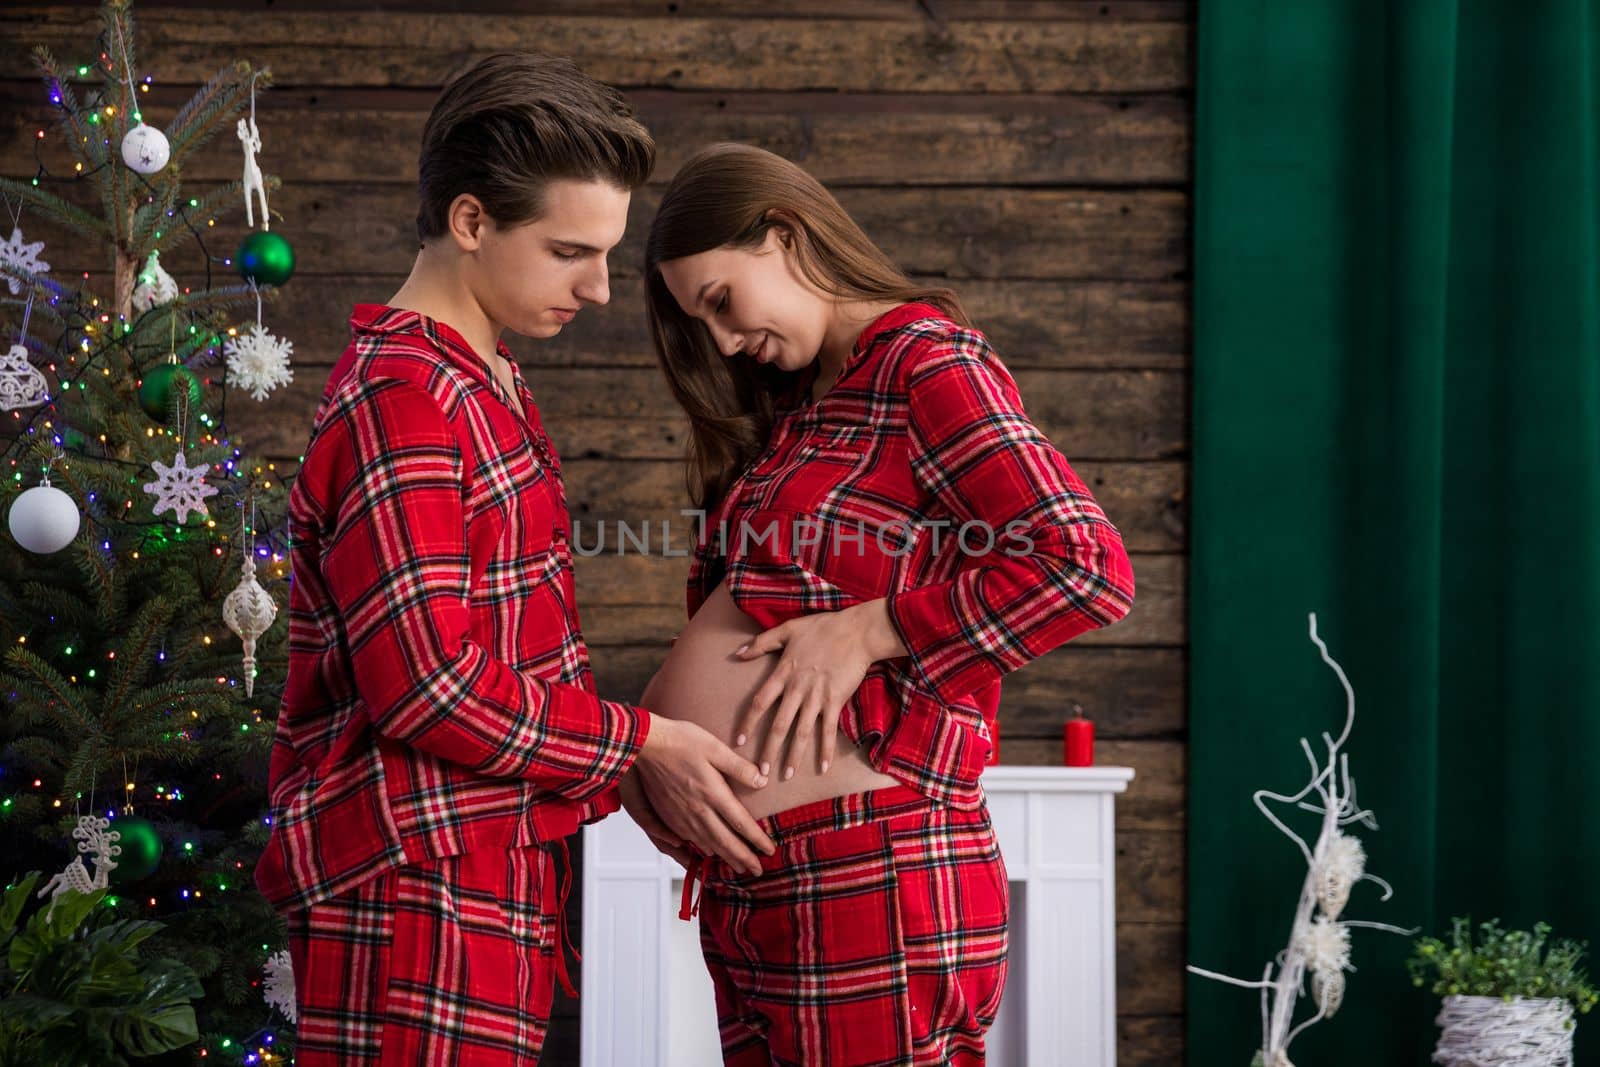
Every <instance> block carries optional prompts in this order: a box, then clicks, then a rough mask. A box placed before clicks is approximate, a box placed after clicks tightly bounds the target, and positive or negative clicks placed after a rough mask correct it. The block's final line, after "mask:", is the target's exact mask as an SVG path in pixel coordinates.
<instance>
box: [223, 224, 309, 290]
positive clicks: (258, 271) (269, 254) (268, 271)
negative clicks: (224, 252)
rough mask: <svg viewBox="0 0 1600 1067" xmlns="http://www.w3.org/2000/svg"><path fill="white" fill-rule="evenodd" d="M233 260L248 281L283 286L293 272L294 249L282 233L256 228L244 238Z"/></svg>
mask: <svg viewBox="0 0 1600 1067" xmlns="http://www.w3.org/2000/svg"><path fill="white" fill-rule="evenodd" d="M233 262H234V263H235V265H237V266H238V268H239V273H240V274H241V275H242V276H243V277H244V280H245V281H248V282H255V283H256V284H257V285H282V284H283V283H284V282H286V281H288V280H289V276H290V275H291V274H293V273H294V249H293V248H291V247H290V246H289V242H288V241H285V240H284V239H283V237H282V236H281V235H279V234H275V233H270V232H268V231H266V230H257V231H256V232H254V233H252V234H251V235H250V236H249V237H246V238H245V239H244V243H243V244H241V245H240V246H239V253H238V255H236V256H234V258H233Z"/></svg>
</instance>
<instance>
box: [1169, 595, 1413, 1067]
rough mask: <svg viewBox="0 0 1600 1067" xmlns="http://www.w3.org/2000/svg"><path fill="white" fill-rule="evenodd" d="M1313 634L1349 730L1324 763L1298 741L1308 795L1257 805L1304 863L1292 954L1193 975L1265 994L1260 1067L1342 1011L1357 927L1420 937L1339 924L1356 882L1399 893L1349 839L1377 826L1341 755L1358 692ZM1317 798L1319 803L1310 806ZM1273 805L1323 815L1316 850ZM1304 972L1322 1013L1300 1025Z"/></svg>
mask: <svg viewBox="0 0 1600 1067" xmlns="http://www.w3.org/2000/svg"><path fill="white" fill-rule="evenodd" d="M1310 632H1311V641H1312V643H1313V644H1315V645H1316V646H1317V649H1318V650H1319V651H1320V652H1321V654H1322V660H1323V662H1324V663H1326V664H1327V665H1328V666H1329V667H1331V668H1332V669H1333V673H1334V674H1335V675H1337V676H1338V678H1339V684H1340V685H1341V686H1343V687H1344V693H1345V720H1344V730H1343V731H1342V732H1341V733H1340V734H1339V736H1338V737H1337V738H1335V737H1332V736H1330V735H1329V734H1327V733H1324V734H1323V735H1322V742H1323V745H1324V746H1325V747H1326V749H1327V755H1326V757H1325V759H1324V761H1323V762H1321V763H1319V762H1318V761H1317V757H1316V754H1315V753H1314V752H1313V751H1312V749H1311V743H1310V742H1309V741H1307V740H1306V739H1305V738H1303V737H1302V738H1301V739H1300V748H1301V750H1302V751H1303V752H1304V753H1305V756H1306V761H1307V762H1308V763H1309V764H1310V765H1311V781H1310V782H1308V783H1307V784H1306V786H1305V788H1303V789H1301V790H1300V791H1299V792H1298V793H1293V794H1286V793H1274V792H1272V791H1271V790H1268V789H1261V790H1258V791H1257V792H1256V793H1255V795H1254V798H1253V799H1254V801H1255V805H1256V807H1257V808H1258V809H1260V811H1261V814H1262V815H1265V816H1266V818H1267V821H1268V822H1270V823H1272V825H1273V826H1276V827H1277V828H1278V829H1279V830H1281V831H1282V832H1283V834H1284V835H1285V836H1286V837H1288V838H1289V840H1291V841H1293V842H1294V843H1295V845H1296V846H1298V847H1299V849H1300V854H1301V855H1302V856H1304V857H1305V861H1306V877H1305V881H1304V882H1303V883H1301V886H1300V902H1299V905H1298V906H1297V907H1296V908H1295V914H1294V925H1293V926H1292V927H1291V928H1290V931H1289V944H1288V947H1287V948H1285V949H1284V950H1283V951H1282V952H1281V953H1279V954H1278V956H1277V957H1276V958H1275V959H1274V960H1272V961H1269V962H1268V963H1267V965H1266V968H1265V969H1264V970H1263V971H1262V974H1261V978H1260V979H1259V980H1258V981H1248V980H1246V979H1242V978H1234V977H1231V976H1229V975H1225V974H1218V973H1217V972H1215V971H1207V970H1203V969H1201V968H1199V967H1193V966H1191V967H1190V968H1189V971H1190V972H1191V973H1193V974H1198V975H1200V976H1201V977H1204V978H1214V979H1216V980H1217V981H1219V982H1227V983H1228V984H1230V985H1236V986H1242V987H1243V988H1245V989H1259V990H1260V991H1261V1049H1260V1059H1259V1062H1261V1063H1263V1064H1264V1065H1265V1067H1293V1064H1291V1063H1290V1062H1289V1043H1290V1042H1291V1041H1293V1040H1294V1039H1295V1037H1296V1036H1297V1035H1298V1034H1299V1033H1300V1031H1302V1030H1304V1029H1305V1028H1306V1027H1308V1026H1310V1025H1311V1024H1312V1023H1315V1022H1318V1021H1320V1020H1322V1019H1326V1018H1328V1017H1329V1016H1331V1015H1333V1013H1334V1012H1336V1011H1338V1010H1339V1005H1340V1003H1341V1002H1342V1001H1343V999H1344V987H1345V978H1344V976H1345V972H1346V971H1354V970H1355V968H1354V967H1353V966H1351V964H1350V930H1351V929H1352V928H1355V927H1360V928H1362V929H1368V930H1387V931H1389V932H1390V933H1395V934H1415V933H1416V932H1417V931H1416V930H1403V929H1401V928H1400V927H1398V926H1390V925H1389V924H1388V923H1379V922H1365V921H1362V920H1357V919H1340V918H1339V915H1340V913H1341V912H1342V911H1343V910H1344V906H1345V903H1346V902H1347V901H1348V900H1349V899H1350V891H1351V889H1353V888H1354V887H1355V885H1356V884H1357V883H1358V882H1362V881H1369V882H1373V883H1375V884H1376V885H1378V886H1381V887H1382V889H1383V896H1382V897H1381V898H1380V899H1382V900H1388V899H1389V898H1390V897H1391V896H1392V895H1394V890H1393V889H1392V888H1390V886H1389V883H1388V882H1385V881H1384V880H1383V879H1382V878H1379V877H1378V876H1377V875H1375V874H1369V873H1367V871H1366V853H1365V851H1364V850H1363V849H1362V847H1361V842H1360V841H1359V840H1357V839H1356V838H1355V837H1353V836H1351V835H1350V834H1346V833H1345V832H1344V828H1345V827H1347V826H1353V825H1356V824H1358V823H1359V824H1360V825H1362V826H1365V827H1366V828H1367V829H1369V830H1376V829H1377V828H1378V823H1377V820H1375V819H1374V818H1373V816H1372V812H1370V811H1367V810H1365V809H1364V808H1362V807H1361V806H1360V805H1359V804H1358V803H1356V784H1355V780H1354V779H1352V778H1351V777H1350V757H1349V756H1348V755H1347V754H1346V753H1344V752H1343V751H1342V750H1343V748H1344V744H1345V742H1346V741H1348V740H1349V738H1350V728H1351V727H1352V726H1354V725H1355V721H1356V694H1355V690H1354V689H1352V688H1351V686H1350V679H1349V678H1347V677H1345V673H1344V669H1343V668H1341V667H1340V666H1339V664H1338V663H1336V662H1334V660H1333V657H1331V656H1329V655H1328V646H1327V645H1325V644H1323V643H1322V639H1321V638H1320V637H1318V636H1317V616H1316V613H1315V612H1313V613H1312V614H1311V616H1310ZM1313 794H1315V800H1311V799H1308V798H1311V797H1312V796H1313ZM1269 800H1271V801H1276V802H1278V803H1279V804H1285V805H1289V806H1291V807H1293V808H1295V809H1298V810H1301V811H1309V812H1312V813H1313V814H1316V815H1320V816H1321V817H1322V819H1321V832H1320V833H1319V834H1318V836H1317V841H1316V844H1315V845H1314V846H1313V845H1308V844H1306V841H1305V839H1304V838H1302V837H1301V836H1300V835H1299V834H1297V833H1295V832H1294V831H1293V830H1291V829H1290V828H1289V827H1288V825H1287V824H1285V823H1284V821H1283V820H1282V819H1280V818H1279V817H1278V815H1277V814H1276V813H1275V812H1274V811H1273V810H1272V809H1271V808H1269V807H1267V801H1269ZM1274 967H1276V972H1274ZM1307 971H1309V972H1310V975H1311V995H1312V999H1313V1000H1314V1001H1315V1002H1316V1005H1317V1011H1316V1014H1315V1015H1312V1016H1311V1017H1310V1018H1308V1019H1306V1020H1305V1021H1304V1022H1302V1023H1300V1025H1298V1026H1295V1025H1294V1010H1295V1003H1296V1001H1297V1000H1298V998H1299V996H1300V993H1301V992H1302V990H1303V989H1304V984H1305V978H1306V972H1307Z"/></svg>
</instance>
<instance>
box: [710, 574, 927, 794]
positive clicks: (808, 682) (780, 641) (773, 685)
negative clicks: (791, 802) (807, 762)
mask: <svg viewBox="0 0 1600 1067" xmlns="http://www.w3.org/2000/svg"><path fill="white" fill-rule="evenodd" d="M774 652H782V653H783V655H782V658H781V659H779V661H778V665H777V667H775V668H774V669H773V671H772V673H771V674H770V675H769V676H768V677H767V680H766V681H765V682H763V683H762V684H761V687H760V688H759V689H757V690H756V692H755V695H754V696H753V697H751V698H750V704H749V706H748V707H747V708H746V709H745V710H744V712H743V713H742V714H741V715H740V717H739V724H738V727H737V730H736V735H735V737H734V747H735V748H738V747H741V746H743V745H744V743H745V741H746V740H747V739H748V737H749V735H750V733H751V732H752V731H753V729H754V727H755V723H756V722H757V721H758V720H759V719H760V718H761V716H762V714H763V713H765V712H766V711H767V710H768V709H769V708H771V707H772V705H773V704H775V703H776V704H777V705H778V713H777V715H776V716H774V717H773V719H772V722H771V725H770V726H769V727H768V730H767V735H766V738H765V740H764V741H763V742H762V745H761V754H760V756H759V757H758V758H757V760H756V762H757V764H759V765H760V767H761V773H763V774H767V773H770V771H771V770H772V769H773V768H775V767H776V766H777V762H778V755H779V753H780V750H782V749H783V748H784V745H785V742H787V746H788V747H787V751H786V752H783V757H784V758H783V773H782V774H781V776H780V780H784V779H788V778H790V777H792V776H793V775H794V772H795V768H796V767H797V766H799V765H800V762H801V760H803V759H805V758H806V757H807V756H809V755H810V754H811V753H812V752H813V751H817V749H818V745H819V743H820V746H821V747H820V751H818V753H817V754H818V755H819V756H820V757H821V765H820V768H819V769H820V770H821V771H822V772H823V773H826V772H827V770H828V767H829V765H831V764H832V763H833V759H834V753H835V748H836V745H837V743H838V742H837V740H836V739H837V737H838V726H839V714H840V713H841V712H842V711H843V710H844V705H845V702H846V701H848V700H849V699H850V697H851V696H852V695H853V694H854V693H855V691H856V689H857V688H858V687H859V686H860V685H861V681H862V679H864V678H865V677H866V676H867V671H869V670H871V668H872V665H873V664H874V663H876V662H877V661H878V660H880V659H893V658H895V657H897V656H904V655H907V650H906V647H905V645H904V644H903V643H902V642H901V640H900V635H899V634H897V633H896V632H895V629H894V625H893V623H891V622H890V620H889V608H888V601H887V600H881V599H880V600H871V601H868V602H866V603H864V604H857V605H855V606H854V607H849V608H845V609H844V610H842V611H827V612H820V613H818V614H816V615H805V616H802V617H800V618H798V619H790V620H789V621H788V622H785V623H782V624H780V625H778V626H774V627H773V628H772V629H770V630H767V631H764V632H763V633H760V634H758V635H756V636H755V637H754V638H752V639H751V641H750V643H749V644H748V645H746V646H744V647H743V648H741V649H740V650H739V652H738V656H739V658H740V659H743V660H750V659H755V658H756V657H758V656H765V655H771V654H772V653H774Z"/></svg>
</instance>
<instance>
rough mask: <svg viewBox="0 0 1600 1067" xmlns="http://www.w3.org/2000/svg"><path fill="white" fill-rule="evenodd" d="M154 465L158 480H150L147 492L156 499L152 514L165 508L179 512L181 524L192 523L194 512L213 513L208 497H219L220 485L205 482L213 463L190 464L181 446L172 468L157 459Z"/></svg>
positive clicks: (157, 513) (156, 513) (147, 483)
mask: <svg viewBox="0 0 1600 1067" xmlns="http://www.w3.org/2000/svg"><path fill="white" fill-rule="evenodd" d="M150 466H152V467H154V468H155V472H156V480H155V481H153V482H146V483H145V484H144V491H145V492H147V493H151V494H153V495H154V496H155V498H156V506H155V508H154V509H152V512H151V513H152V514H155V515H159V514H161V513H162V512H163V511H172V512H174V513H176V514H177V516H178V522H179V523H185V522H188V521H189V512H191V511H198V512H199V513H200V514H201V515H208V514H210V513H209V512H207V511H206V499H205V498H206V497H208V496H216V495H217V493H218V489H217V487H216V486H214V485H207V484H206V483H205V476H206V471H208V470H210V469H211V464H209V463H202V464H200V465H199V466H198V467H191V466H189V460H188V459H187V458H186V457H185V456H184V454H183V450H182V449H181V448H180V449H179V450H178V454H177V456H175V457H174V458H173V460H172V466H170V467H169V466H167V465H166V464H164V463H162V462H161V461H160V460H155V461H154V462H152V463H151V464H150Z"/></svg>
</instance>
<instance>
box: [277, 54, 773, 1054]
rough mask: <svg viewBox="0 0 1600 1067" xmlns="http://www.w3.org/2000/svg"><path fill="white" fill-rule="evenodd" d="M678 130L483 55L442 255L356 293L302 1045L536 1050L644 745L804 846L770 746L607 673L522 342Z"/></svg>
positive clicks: (550, 316) (426, 161) (440, 149)
mask: <svg viewBox="0 0 1600 1067" xmlns="http://www.w3.org/2000/svg"><path fill="white" fill-rule="evenodd" d="M654 155H655V146H654V143H653V142H652V141H651V139H650V136H649V134H648V133H647V132H646V131H645V129H644V127H643V126H641V125H640V124H639V123H638V122H637V121H636V120H635V119H634V118H633V115H632V111H631V109H630V108H629V107H628V105H627V104H626V103H625V102H624V101H623V99H622V97H621V96H620V95H619V94H618V93H616V92H615V91H614V90H612V89H609V88H607V87H606V86H603V85H601V84H600V83H598V82H596V81H594V80H593V79H591V78H589V77H587V76H585V75H584V74H583V73H582V72H581V71H579V70H578V69H577V67H575V66H574V65H573V64H571V63H570V62H568V61H564V60H555V59H550V58H547V57H542V56H537V55H530V54H511V53H506V54H499V55H494V56H490V57H488V58H486V59H484V60H483V61H481V62H479V63H477V64H476V65H474V66H473V67H472V68H471V69H469V70H467V71H465V72H464V73H462V74H461V75H459V76H458V77H457V78H455V79H453V80H452V81H451V82H450V84H449V85H447V86H446V87H445V89H444V92H443V93H442V94H441V96H440V98H439V100H438V102H437V103H436V104H435V106H434V109H433V112H432V114H431V115H430V116H429V118H428V122H427V126H426V128H425V129H424V132H423V144H422V153H421V159H420V177H419V183H418V190H419V199H420V206H419V211H418V215H417V230H418V235H419V237H420V239H421V246H422V247H421V250H420V252H419V253H418V255H417V258H416V262H415V264H414V265H413V267H412V270H411V275H410V277H409V278H407V280H406V282H405V284H404V285H403V286H401V288H400V290H399V292H397V293H396V294H395V295H394V296H393V297H392V298H391V299H390V301H389V303H388V304H386V305H378V304H363V305H358V306H357V307H356V309H355V312H354V314H353V316H352V318H351V327H352V334H353V336H352V340H351V343H350V346H349V348H347V349H346V350H345V352H344V355H343V356H342V357H341V358H340V360H339V362H338V364H337V365H336V366H335V367H334V369H333V372H332V375H331V377H330V379H329V381H328V385H327V388H326V390H325V392H324V395H323V398H322V402H321V404H320V406H319V408H318V411H317V414H316V419H315V423H314V425H313V429H312V435H311V441H310V444H309V445H308V446H307V448H306V452H305V461H304V464H303V466H302V467H301V470H300V474H299V476H298V477H297V479H296V482H295V485H294V488H293V490H292V492H291V494H290V505H289V508H290V515H289V521H290V533H291V540H292V548H291V557H290V558H291V567H292V578H293V588H292V593H291V598H290V611H289V628H290V634H289V676H288V683H287V687H286V690H285V693H284V701H283V706H282V709H281V711H280V714H279V719H278V732H277V736H276V738H275V743H274V748H273V757H272V766H271V772H270V783H269V792H270V798H271V809H272V813H271V825H272V834H271V840H270V842H269V844H268V847H267V850H266V852H265V854H264V855H263V857H262V860H261V863H260V865H259V867H258V868H257V870H256V881H257V884H258V885H259V886H260V888H261V890H262V892H263V893H264V894H265V895H266V897H267V899H268V900H269V901H270V902H271V903H272V904H273V906H274V907H275V908H277V909H278V910H280V911H281V912H283V913H284V915H285V917H286V919H287V921H288V925H289V949H290V956H291V958H292V961H293V964H294V974H295V998H296V1006H297V1010H298V1016H299V1018H298V1030H299V1047H298V1054H297V1062H299V1063H300V1064H301V1065H302V1067H316V1065H320V1064H331V1063H339V1064H346V1063H382V1064H408V1065H409V1064H415V1063H430V1064H431V1063H456V1062H461V1063H471V1064H474V1065H479V1064H482V1065H492V1064H526V1063H532V1062H535V1061H536V1060H537V1057H538V1054H539V1050H540V1048H541V1046H542V1044H543V1040H544V1035H545V1032H546V1029H547V1025H548V1017H549V1007H550V1003H551V999H552V995H553V983H554V981H555V980H556V979H558V978H559V979H560V980H561V981H562V982H563V984H564V985H565V986H566V987H567V988H568V989H569V990H570V982H569V980H568V977H567V973H566V965H565V956H564V953H563V952H562V938H563V924H562V908H563V904H564V901H565V889H564V888H563V889H561V890H560V891H558V890H557V888H556V884H557V883H556V878H555V876H554V873H553V871H552V866H553V863H552V856H551V853H552V852H560V853H561V854H562V856H563V860H564V861H565V851H566V850H565V844H564V839H565V838H566V836H567V835H569V834H571V833H573V832H574V831H575V830H576V829H577V828H578V826H580V825H581V824H582V823H584V822H588V821H591V820H594V819H597V818H600V817H601V816H603V815H605V814H607V813H608V812H611V811H614V810H616V808H617V806H618V804H619V798H618V789H617V783H618V781H619V779H620V778H621V777H622V776H623V775H624V774H626V773H627V772H628V771H629V770H630V768H632V767H634V766H635V764H637V765H638V766H640V767H645V768H647V769H648V773H649V775H650V780H651V785H652V796H653V797H655V798H656V799H657V801H658V805H659V806H660V808H661V811H660V815H661V817H662V818H664V819H666V820H667V822H669V823H671V825H672V826H673V827H674V828H675V832H676V833H678V834H680V835H681V836H682V837H683V838H684V839H686V840H689V841H693V842H695V843H697V844H699V845H701V846H703V847H707V848H710V849H712V850H714V851H717V852H718V853H719V854H722V855H724V857H725V858H728V859H729V860H730V862H735V863H738V864H741V865H743V866H745V867H747V868H752V867H755V866H756V860H755V855H754V853H753V852H752V851H751V850H750V847H749V846H752V845H753V846H755V847H757V848H759V849H761V850H762V851H764V852H770V850H771V848H772V843H771V842H770V840H768V839H767V838H766V836H765V835H764V834H763V833H762V832H761V830H760V829H759V828H758V827H757V826H756V825H755V823H754V821H753V820H752V819H751V818H750V816H749V813H748V812H747V811H746V810H745V809H744V806H743V805H742V804H740V803H739V802H738V801H737V800H736V799H735V798H734V796H733V793H732V791H731V790H730V789H729V787H728V781H727V778H726V777H724V776H730V777H736V778H737V779H738V780H739V781H741V782H748V783H750V784H751V785H753V786H759V785H761V784H764V780H763V779H762V778H761V776H760V775H759V773H758V771H757V769H756V768H755V766H754V765H753V764H751V763H749V762H748V761H747V760H744V759H742V758H740V757H739V756H737V755H735V754H734V753H733V752H732V751H731V750H730V749H728V748H727V747H726V746H725V745H723V744H722V743H720V742H718V741H717V740H715V739H714V738H712V737H711V735H710V734H707V733H706V732H705V731H703V730H700V729H698V728H697V727H694V726H692V725H691V724H688V723H681V722H674V721H671V720H668V719H657V718H653V717H652V716H651V715H650V714H649V713H648V712H646V711H644V710H643V709H640V708H635V707H630V706H629V705H626V704H621V703H616V702H613V701H608V700H601V699H600V698H599V697H597V696H596V695H595V692H594V683H593V677H592V675H591V673H590V670H589V660H588V653H587V650H586V649H585V647H584V644H583V639H582V636H581V635H580V634H579V632H578V628H577V613H576V610H575V607H574V596H573V581H572V556H571V550H570V546H569V544H568V535H569V530H570V522H569V519H568V515H567V508H566V501H565V495H564V491H563V488H562V481H561V473H560V464H559V460H558V458H557V455H556V452H555V449H554V448H553V447H552V446H551V444H550V441H549V439H548V438H547V437H546V435H545V433H544V429H543V426H542V424H541V422H540V419H539V415H538V411H537V409H536V408H535V406H534V402H533V397H532V396H531V395H530V394H529V392H528V390H527V389H526V387H525V386H524V384H523V381H522V377H521V375H520V373H519V372H518V369H517V367H516V365H515V364H514V363H513V362H511V358H510V353H509V351H508V350H507V349H506V348H505V346H504V344H503V343H502V342H501V341H500V335H501V333H502V331H504V330H507V329H509V330H512V331H514V332H516V333H519V334H523V335H525V336H529V337H550V336H553V335H555V334H556V333H558V332H560V330H561V328H562V326H563V325H564V324H565V323H567V322H570V321H571V319H572V317H573V316H574V315H576V314H577V313H578V312H579V310H581V309H582V308H583V306H584V305H587V304H603V303H606V301H607V300H608V299H609V296H610V293H609V288H608V281H607V270H606V253H607V252H608V251H609V250H610V249H611V248H613V247H615V246H616V244H617V243H618V241H620V240H621V237H622V232H623V228H624V226H625V224H626V220H627V210H628V201H629V197H630V195H631V191H632V190H633V189H635V188H637V187H638V186H639V185H641V184H643V182H644V181H645V180H646V178H647V177H648V176H649V174H650V170H651V168H652V166H653V163H654ZM652 828H653V830H654V831H655V832H656V833H657V834H670V833H672V832H673V831H667V830H666V829H665V828H664V827H663V826H660V825H655V826H653V827H652ZM740 838H742V840H740ZM747 843H748V844H747Z"/></svg>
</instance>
